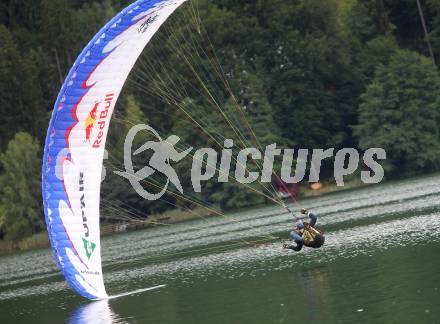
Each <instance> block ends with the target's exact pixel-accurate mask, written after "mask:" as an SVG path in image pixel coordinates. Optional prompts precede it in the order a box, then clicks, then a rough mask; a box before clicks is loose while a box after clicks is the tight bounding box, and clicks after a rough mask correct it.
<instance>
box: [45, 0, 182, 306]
mask: <svg viewBox="0 0 440 324" xmlns="http://www.w3.org/2000/svg"><path fill="white" fill-rule="evenodd" d="M185 1H186V0H165V1H164V0H139V1H137V2H135V3H133V4H132V5H131V6H129V7H128V8H126V9H124V10H123V11H122V12H120V13H119V14H118V15H116V17H114V18H113V19H112V20H111V21H110V22H109V23H108V24H107V25H106V26H105V27H104V28H102V29H101V31H99V32H98V34H96V35H95V37H94V38H93V39H92V41H91V42H90V43H89V44H88V45H87V46H86V48H85V49H84V50H83V52H82V53H81V55H80V56H79V57H78V59H77V60H76V62H75V64H74V65H73V67H72V69H71V71H70V73H69V75H68V77H67V79H66V81H65V83H64V85H63V87H62V88H61V91H60V93H59V95H58V99H57V101H56V103H55V108H54V111H53V114H52V119H51V121H50V125H49V129H48V133H47V138H46V145H45V151H44V162H43V183H42V186H43V203H44V210H45V216H46V224H47V229H48V233H49V238H50V242H51V245H52V248H53V251H54V255H55V259H56V261H57V263H58V266H59V268H60V270H61V271H62V273H63V274H64V276H65V278H66V280H67V282H68V283H69V284H70V286H72V288H73V289H74V290H75V291H76V292H77V293H79V294H80V295H82V296H84V297H86V298H89V299H104V298H107V297H108V296H107V293H106V290H105V287H104V280H103V275H102V265H101V244H100V230H99V200H100V188H101V172H102V160H103V155H104V147H105V142H106V138H107V132H108V128H109V124H110V119H111V116H112V113H113V109H114V107H115V104H116V101H117V99H118V97H119V94H120V92H121V89H122V87H123V85H124V83H125V81H126V79H127V76H128V74H129V73H130V71H131V69H132V68H133V66H134V64H135V62H136V60H137V58H138V57H139V55H140V54H141V52H142V50H143V49H144V47H145V46H146V45H147V44H148V42H149V41H150V40H151V38H152V37H153V35H154V34H155V33H156V31H157V30H158V29H159V28H160V26H161V25H162V24H163V23H164V22H165V21H166V20H167V18H168V17H169V16H170V15H171V14H172V13H173V12H174V10H176V9H177V8H178V7H179V6H180V5H181V4H182V3H184V2H185Z"/></svg>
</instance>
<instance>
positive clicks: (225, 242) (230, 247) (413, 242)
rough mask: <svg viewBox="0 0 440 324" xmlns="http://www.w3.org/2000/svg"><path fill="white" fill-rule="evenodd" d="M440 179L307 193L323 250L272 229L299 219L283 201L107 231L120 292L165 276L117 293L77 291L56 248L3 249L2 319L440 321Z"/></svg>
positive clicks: (106, 255) (108, 261)
mask: <svg viewBox="0 0 440 324" xmlns="http://www.w3.org/2000/svg"><path fill="white" fill-rule="evenodd" d="M439 183H440V175H433V176H430V177H424V178H419V179H412V180H406V181H401V182H392V183H387V184H384V185H379V186H372V187H367V188H363V189H358V190H351V191H346V192H339V193H334V194H329V195H326V196H323V197H318V198H310V199H304V200H302V201H301V202H300V204H301V207H308V208H310V209H312V210H313V211H314V212H316V213H317V214H318V216H319V219H318V225H319V226H318V227H319V228H320V229H322V230H324V232H325V234H326V244H325V246H324V247H323V248H321V249H318V250H313V249H303V251H301V252H299V253H296V252H293V251H287V250H283V249H281V243H282V240H270V239H269V238H268V235H269V234H270V235H273V236H277V237H281V238H282V239H287V235H288V234H287V233H288V230H289V229H290V228H292V227H293V220H292V217H291V216H289V215H288V214H287V213H285V212H284V211H283V210H281V209H280V208H278V207H273V206H271V207H264V208H258V209H252V210H246V211H242V212H239V213H234V214H231V215H228V216H227V217H217V218H210V219H206V220H197V221H192V222H187V223H183V224H178V225H172V226H167V227H157V228H151V229H146V230H142V231H137V232H131V233H126V234H119V235H114V236H110V237H105V238H103V241H102V246H103V263H104V275H105V283H106V287H107V291H108V293H109V294H110V295H113V296H115V295H118V294H123V293H125V292H129V291H134V290H138V289H142V288H147V287H153V286H157V285H166V286H165V287H162V288H160V289H157V290H153V291H146V292H142V293H137V294H134V295H131V296H126V297H120V298H116V299H111V300H109V301H99V302H89V301H86V300H84V299H82V298H81V297H78V296H76V295H75V294H74V293H73V291H72V290H71V289H70V288H69V287H68V286H67V284H66V283H65V282H64V280H63V278H62V276H61V275H60V274H59V272H58V270H57V267H56V264H55V262H54V260H53V256H52V253H51V251H50V250H49V249H45V250H38V251H32V252H29V253H24V254H19V255H15V256H11V257H3V258H0V323H63V322H67V323H218V324H223V323H303V322H304V321H309V322H310V323H311V322H313V323H412V324H414V323H440V258H439V256H440V253H439V252H440V186H439ZM299 207H300V206H299V205H296V206H293V208H296V209H298V208H299ZM250 241H253V242H255V244H249V242H250ZM257 243H263V244H257Z"/></svg>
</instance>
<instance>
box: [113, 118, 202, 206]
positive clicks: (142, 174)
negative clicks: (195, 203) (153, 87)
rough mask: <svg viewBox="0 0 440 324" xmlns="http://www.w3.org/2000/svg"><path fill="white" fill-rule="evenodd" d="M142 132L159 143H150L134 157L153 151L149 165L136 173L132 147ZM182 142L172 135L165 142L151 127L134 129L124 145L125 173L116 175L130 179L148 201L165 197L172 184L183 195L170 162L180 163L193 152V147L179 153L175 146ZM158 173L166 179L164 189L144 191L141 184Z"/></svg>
mask: <svg viewBox="0 0 440 324" xmlns="http://www.w3.org/2000/svg"><path fill="white" fill-rule="evenodd" d="M140 131H149V132H151V133H152V134H153V135H154V136H155V137H156V139H157V140H158V141H148V142H147V143H145V144H144V145H142V146H141V147H140V148H139V149H137V150H136V151H135V152H134V153H133V155H138V154H140V153H142V152H144V151H146V150H152V151H153V154H152V156H151V158H150V161H149V163H148V164H149V165H147V166H145V167H143V168H142V169H140V170H139V171H137V172H135V171H134V169H133V161H132V159H131V156H132V151H131V150H132V145H133V141H134V138H135V136H136V135H137V134H138V133H139V132H140ZM179 141H180V137H178V136H176V135H171V136H170V137H168V138H167V139H166V140H163V139H162V138H161V137H160V135H159V134H158V133H157V132H156V131H155V130H154V129H153V128H152V127H150V126H147V125H144V124H141V125H136V126H135V127H133V128H132V129H131V130H130V131H129V132H128V134H127V137H126V139H125V143H124V165H125V172H115V173H116V174H118V175H120V176H122V177H124V178H126V179H128V180H129V181H130V183H131V185H132V186H133V188H134V189H135V190H136V192H137V193H138V194H139V195H140V196H141V197H143V198H145V199H148V200H157V199H159V198H160V197H162V196H163V194H164V193H165V192H166V191H167V190H168V185H169V184H170V182H171V183H172V184H173V185H174V186H175V187H176V188H177V190H179V191H180V193H182V194H183V188H182V185H181V183H180V180H179V177H178V175H177V173H176V171H175V170H174V169H173V167H172V166H171V164H170V162H171V161H172V162H179V161H181V160H182V159H183V158H185V157H186V156H187V155H188V154H189V153H190V152H191V151H192V150H193V147H190V148H189V149H187V150H185V151H183V152H181V153H179V152H178V151H177V150H176V149H175V145H176V144H177V143H178V142H179ZM156 172H158V173H160V174H163V175H164V176H165V177H166V178H167V181H166V184H165V186H164V187H163V189H162V190H161V191H160V192H159V193H156V194H152V193H150V192H148V191H146V190H145V189H144V187H142V185H141V184H140V182H141V181H143V180H144V179H146V178H148V177H149V176H151V175H153V174H155V173H156Z"/></svg>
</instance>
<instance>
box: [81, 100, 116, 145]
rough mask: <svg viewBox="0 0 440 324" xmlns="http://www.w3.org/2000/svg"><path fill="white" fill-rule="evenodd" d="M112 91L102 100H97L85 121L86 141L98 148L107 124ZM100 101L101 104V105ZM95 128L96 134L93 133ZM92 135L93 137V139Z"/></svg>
mask: <svg viewBox="0 0 440 324" xmlns="http://www.w3.org/2000/svg"><path fill="white" fill-rule="evenodd" d="M113 97H114V94H113V93H109V94H107V95H106V96H105V99H104V102H97V103H96V104H95V106H94V107H93V109H92V110H91V111H90V112H89V115H88V116H87V118H86V120H85V122H84V126H85V127H84V128H85V131H86V142H87V143H90V144H92V142H93V144H92V147H94V148H99V147H101V144H102V143H103V139H104V132H105V128H106V126H107V124H108V120H107V119H108V117H109V116H110V113H109V110H110V107H111V105H112V102H113ZM101 103H102V105H101ZM94 130H96V132H97V133H96V135H95V136H94V135H93V132H94ZM92 137H94V138H95V139H94V140H93V139H92Z"/></svg>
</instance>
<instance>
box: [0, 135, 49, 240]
mask: <svg viewBox="0 0 440 324" xmlns="http://www.w3.org/2000/svg"><path fill="white" fill-rule="evenodd" d="M40 154H41V147H40V144H39V143H38V141H37V140H35V139H33V138H32V137H31V136H30V135H29V134H27V133H24V132H19V133H17V134H16V135H15V137H14V139H13V140H11V141H10V142H9V144H8V148H7V150H6V152H5V153H3V154H1V155H0V163H1V165H2V168H3V170H4V173H3V174H2V175H1V176H0V205H2V206H3V207H4V208H5V213H4V225H3V228H4V231H5V233H6V239H9V240H17V239H20V238H23V237H25V236H27V235H29V234H32V233H37V232H39V231H41V230H42V229H43V228H44V221H43V211H42V204H41V180H40V179H41V178H40V177H39V176H38V175H39V174H40V173H41V171H40V170H41V157H40Z"/></svg>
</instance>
